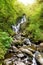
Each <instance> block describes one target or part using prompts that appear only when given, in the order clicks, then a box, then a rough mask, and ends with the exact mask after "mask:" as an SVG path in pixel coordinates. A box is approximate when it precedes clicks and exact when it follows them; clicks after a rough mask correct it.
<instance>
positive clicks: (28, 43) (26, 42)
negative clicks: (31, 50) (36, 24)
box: [23, 38, 31, 46]
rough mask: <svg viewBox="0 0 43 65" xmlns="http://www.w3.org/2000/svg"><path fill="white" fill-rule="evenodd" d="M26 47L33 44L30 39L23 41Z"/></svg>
mask: <svg viewBox="0 0 43 65" xmlns="http://www.w3.org/2000/svg"><path fill="white" fill-rule="evenodd" d="M23 42H24V43H25V44H26V45H30V46H31V42H30V40H29V39H28V38H25V39H24V41H23Z"/></svg>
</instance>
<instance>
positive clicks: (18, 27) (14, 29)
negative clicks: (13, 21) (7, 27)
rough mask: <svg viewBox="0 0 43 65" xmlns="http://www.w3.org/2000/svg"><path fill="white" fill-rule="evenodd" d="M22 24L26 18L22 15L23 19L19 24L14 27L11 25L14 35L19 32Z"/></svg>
mask: <svg viewBox="0 0 43 65" xmlns="http://www.w3.org/2000/svg"><path fill="white" fill-rule="evenodd" d="M24 22H26V17H25V15H23V17H22V18H21V21H20V23H18V24H17V25H15V26H14V25H12V28H13V31H15V32H16V33H18V32H19V30H20V25H21V24H23V23H24Z"/></svg>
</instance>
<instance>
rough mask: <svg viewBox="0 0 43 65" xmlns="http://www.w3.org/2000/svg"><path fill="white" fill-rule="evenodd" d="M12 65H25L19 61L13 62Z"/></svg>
mask: <svg viewBox="0 0 43 65" xmlns="http://www.w3.org/2000/svg"><path fill="white" fill-rule="evenodd" d="M13 65H26V64H24V63H23V62H20V61H15V62H14V63H13Z"/></svg>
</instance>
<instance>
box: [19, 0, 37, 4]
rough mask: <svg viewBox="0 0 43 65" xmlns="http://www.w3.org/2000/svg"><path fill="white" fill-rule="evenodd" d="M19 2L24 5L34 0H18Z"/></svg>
mask: <svg viewBox="0 0 43 65" xmlns="http://www.w3.org/2000/svg"><path fill="white" fill-rule="evenodd" d="M18 1H19V2H21V3H23V4H24V5H28V4H29V5H31V4H33V3H35V1H36V0H18Z"/></svg>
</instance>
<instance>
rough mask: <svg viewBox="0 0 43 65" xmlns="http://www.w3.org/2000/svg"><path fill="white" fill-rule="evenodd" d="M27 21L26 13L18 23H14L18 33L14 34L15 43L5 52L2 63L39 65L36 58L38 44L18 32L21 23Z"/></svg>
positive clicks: (5, 64)
mask: <svg viewBox="0 0 43 65" xmlns="http://www.w3.org/2000/svg"><path fill="white" fill-rule="evenodd" d="M25 22H26V17H25V15H24V16H23V17H22V19H21V21H20V22H19V23H18V24H17V25H12V28H13V31H15V32H16V35H15V36H14V41H13V43H12V44H11V46H10V48H9V49H8V51H7V53H6V54H5V59H4V62H3V64H2V65H38V64H37V62H36V59H35V55H36V53H35V51H36V46H35V45H34V44H32V43H31V41H30V40H29V38H24V37H23V36H21V34H20V33H18V32H19V30H20V25H21V24H23V23H25ZM32 46H33V47H32Z"/></svg>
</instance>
